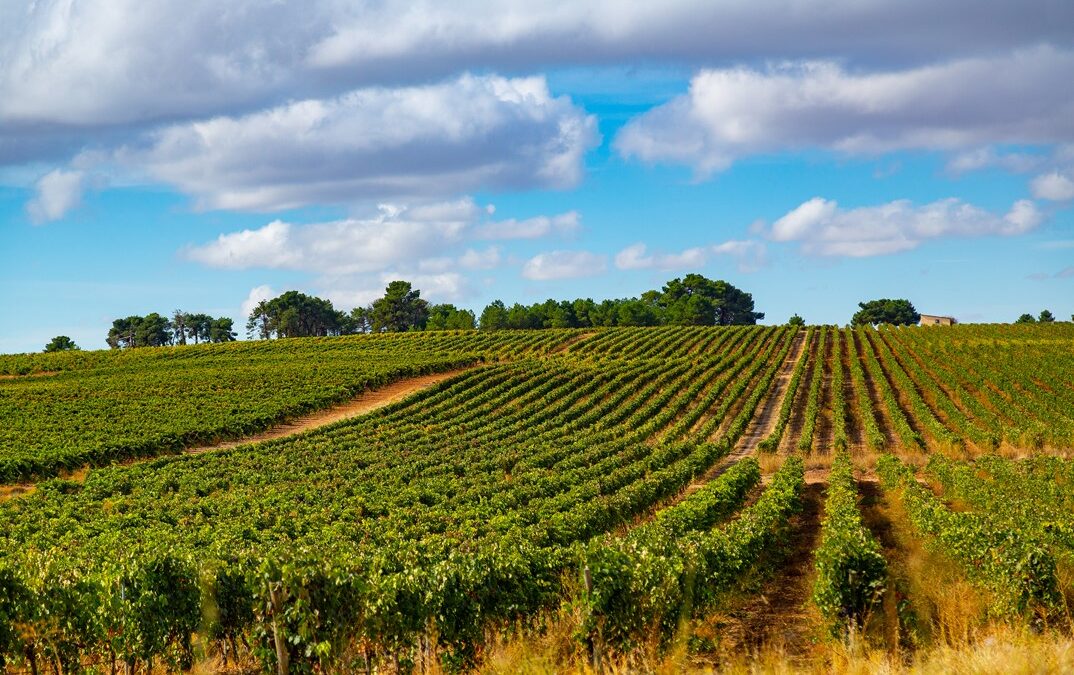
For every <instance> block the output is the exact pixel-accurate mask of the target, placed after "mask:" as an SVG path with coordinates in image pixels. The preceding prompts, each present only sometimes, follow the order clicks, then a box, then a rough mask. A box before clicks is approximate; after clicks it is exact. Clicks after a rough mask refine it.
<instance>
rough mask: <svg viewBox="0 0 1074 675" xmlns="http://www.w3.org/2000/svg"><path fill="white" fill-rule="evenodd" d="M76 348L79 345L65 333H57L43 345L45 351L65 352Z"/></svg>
mask: <svg viewBox="0 0 1074 675" xmlns="http://www.w3.org/2000/svg"><path fill="white" fill-rule="evenodd" d="M78 348H79V347H78V345H76V344H75V342H74V340H72V339H71V338H69V337H67V336H66V335H57V336H56V337H54V338H52V340H50V341H49V343H48V344H47V345H45V351H46V352H66V351H72V350H77V349H78Z"/></svg>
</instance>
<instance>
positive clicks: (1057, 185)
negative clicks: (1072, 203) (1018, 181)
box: [1029, 171, 1074, 202]
mask: <svg viewBox="0 0 1074 675" xmlns="http://www.w3.org/2000/svg"><path fill="white" fill-rule="evenodd" d="M1029 187H1030V189H1031V190H1032V191H1033V196H1034V197H1036V198H1037V199H1049V200H1051V201H1057V202H1065V201H1069V200H1071V199H1074V179H1071V177H1070V175H1067V174H1066V173H1060V172H1059V171H1053V172H1051V173H1045V174H1041V175H1039V176H1037V177H1036V178H1034V179H1033V181H1032V182H1031V183H1030V184H1029Z"/></svg>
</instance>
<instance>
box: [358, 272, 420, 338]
mask: <svg viewBox="0 0 1074 675" xmlns="http://www.w3.org/2000/svg"><path fill="white" fill-rule="evenodd" d="M428 319H429V303H427V302H426V301H424V300H422V299H421V291H419V290H417V289H415V288H413V287H412V286H411V285H410V282H408V281H393V282H391V283H390V284H388V287H387V288H385V289H384V297H383V298H380V299H379V300H375V301H374V302H373V306H372V309H371V311H370V314H369V322H370V327H371V329H372V331H373V332H374V333H384V332H388V333H400V332H403V331H408V330H421V329H422V328H424V327H425V322H426V321H427V320H428Z"/></svg>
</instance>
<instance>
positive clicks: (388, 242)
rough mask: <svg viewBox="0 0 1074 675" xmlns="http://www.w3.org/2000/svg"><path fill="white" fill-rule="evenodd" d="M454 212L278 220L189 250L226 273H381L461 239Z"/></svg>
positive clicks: (386, 208) (462, 223) (392, 210)
mask: <svg viewBox="0 0 1074 675" xmlns="http://www.w3.org/2000/svg"><path fill="white" fill-rule="evenodd" d="M459 215H460V214H459V212H458V211H452V209H450V208H435V207H434V208H431V209H428V210H426V211H425V212H424V213H423V212H422V209H417V210H416V211H415V212H408V211H407V210H406V209H405V208H401V207H398V206H393V205H387V204H382V205H381V206H380V209H379V213H378V214H377V215H375V216H373V217H371V218H365V219H360V218H348V219H345V220H337V221H332V222H327V223H314V224H309V225H301V226H295V225H292V224H290V223H286V222H283V221H280V220H275V221H273V222H271V223H269V224H267V225H265V226H263V227H260V228H258V229H254V230H242V231H240V232H232V233H228V234H221V235H220V236H219V237H217V239H216V241H213V242H210V243H208V244H204V245H202V246H192V247H188V248H187V249H185V250H184V251H183V255H184V256H185V257H186V258H187V259H189V260H192V261H195V262H199V263H202V264H204V265H208V266H210V267H219V268H225V269H248V268H252V267H256V268H277V269H294V270H307V271H324V272H331V273H333V274H362V273H369V272H381V271H385V270H387V269H390V268H392V267H394V266H396V265H398V264H400V263H403V262H408V261H413V262H417V261H420V260H422V259H425V258H428V257H434V256H437V255H439V254H440V253H442V252H443V251H444V250H445V249H446V248H449V247H451V246H453V245H456V244H457V243H459V242H460V241H462V235H463V232H464V230H465V229H466V228H467V227H468V226H469V225H470V221H469V220H468V219H465V218H460V217H459Z"/></svg>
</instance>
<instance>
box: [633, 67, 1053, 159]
mask: <svg viewBox="0 0 1074 675" xmlns="http://www.w3.org/2000/svg"><path fill="white" fill-rule="evenodd" d="M1071 72H1074V52H1070V51H1064V50H1059V49H1056V48H1053V47H1047V46H1045V47H1037V48H1033V49H1028V50H1023V51H1018V52H1014V53H1013V54H1009V55H1004V56H992V57H987V58H984V57H980V58H968V59H961V60H957V61H952V62H949V63H945V64H940V65H928V66H918V67H914V68H909V69H905V70H896V71H889V72H880V73H858V72H852V71H848V70H846V69H845V68H844V67H842V66H840V65H838V64H836V63H834V62H828V61H813V62H798V63H780V64H774V65H770V66H768V67H767V68H766V69H763V70H757V69H752V68H746V67H738V68H727V69H709V70H703V71H701V72H700V73H698V74H697V75H696V76H694V78H693V80H692V81H691V83H690V90H689V92H688V93H687V94H684V95H682V96H679V97H677V98H675V99H672V100H671V101H670V102H668V103H666V104H664V105H661V106H659V107H657V108H655V109H653V110H650V111H649V112H647V113H645V114H643V115H641V116H640V117H637V118H635V119H634V120H632V121H631V122H629V123H628V124H627V125H626V126H625V127H624V128H623V129H622V130H621V131H620V132H619V135H618V136H617V138H616V139H615V146H616V148H617V149H618V151H619V152H620V153H621V154H622V155H623V156H625V157H632V158H636V159H640V160H642V161H646V162H673V163H683V164H688V165H691V166H693V167H694V168H695V169H696V171H697V172H698V173H699V174H700V175H707V174H710V173H712V172H714V171H719V170H723V169H726V168H727V167H728V166H730V165H731V164H732V163H733V162H734V161H735V160H736V159H738V158H741V157H744V156H749V155H755V154H762V153H769V152H779V151H785V150H798V149H810V148H820V149H827V150H834V151H840V152H848V153H877V152H886V151H892V150H905V149H942V150H957V149H962V148H966V147H973V146H981V145H988V144H991V143H1053V142H1064V141H1070V140H1071V139H1074V88H1072V87H1070V86H1069V84H1070V73H1071Z"/></svg>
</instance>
